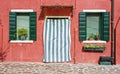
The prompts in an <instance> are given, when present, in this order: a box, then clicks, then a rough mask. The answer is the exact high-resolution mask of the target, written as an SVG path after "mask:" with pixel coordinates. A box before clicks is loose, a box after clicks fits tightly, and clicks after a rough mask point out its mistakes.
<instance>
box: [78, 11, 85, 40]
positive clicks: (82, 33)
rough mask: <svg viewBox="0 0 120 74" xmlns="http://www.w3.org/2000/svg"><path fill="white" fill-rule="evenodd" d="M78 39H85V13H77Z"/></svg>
mask: <svg viewBox="0 0 120 74" xmlns="http://www.w3.org/2000/svg"><path fill="white" fill-rule="evenodd" d="M79 40H82V41H83V40H86V13H85V12H80V14H79Z"/></svg>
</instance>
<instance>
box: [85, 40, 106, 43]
mask: <svg viewBox="0 0 120 74" xmlns="http://www.w3.org/2000/svg"><path fill="white" fill-rule="evenodd" d="M83 43H105V44H106V41H101V40H98V41H96V40H86V41H83Z"/></svg>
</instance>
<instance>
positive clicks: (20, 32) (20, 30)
mask: <svg viewBox="0 0 120 74" xmlns="http://www.w3.org/2000/svg"><path fill="white" fill-rule="evenodd" d="M17 34H18V39H19V40H26V39H27V35H28V30H27V29H26V28H18V31H17Z"/></svg>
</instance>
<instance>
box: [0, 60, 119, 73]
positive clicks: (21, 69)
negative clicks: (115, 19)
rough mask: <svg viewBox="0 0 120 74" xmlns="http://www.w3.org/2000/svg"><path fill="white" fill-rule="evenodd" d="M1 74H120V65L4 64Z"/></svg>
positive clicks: (0, 68)
mask: <svg viewBox="0 0 120 74" xmlns="http://www.w3.org/2000/svg"><path fill="white" fill-rule="evenodd" d="M0 74H120V65H110V66H104V65H97V64H66V63H61V64H57V63H52V64H51V63H37V62H32V63H29V62H27V63H26V62H25V63H24V62H2V63H0Z"/></svg>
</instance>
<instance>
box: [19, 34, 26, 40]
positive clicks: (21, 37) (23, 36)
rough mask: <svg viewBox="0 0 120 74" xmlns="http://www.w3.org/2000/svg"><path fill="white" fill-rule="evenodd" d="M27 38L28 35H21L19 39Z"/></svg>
mask: <svg viewBox="0 0 120 74" xmlns="http://www.w3.org/2000/svg"><path fill="white" fill-rule="evenodd" d="M26 39H27V36H26V35H22V36H19V40H26Z"/></svg>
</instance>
